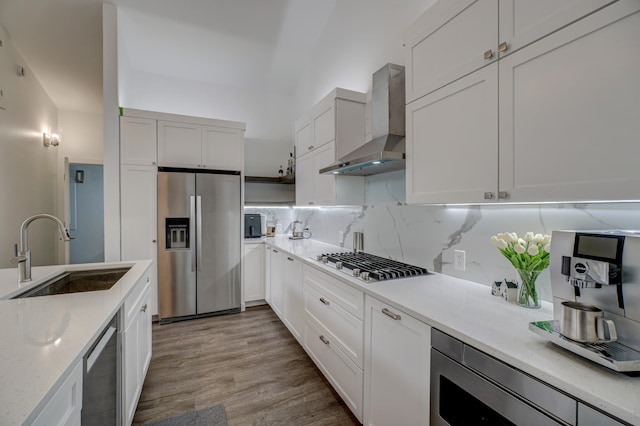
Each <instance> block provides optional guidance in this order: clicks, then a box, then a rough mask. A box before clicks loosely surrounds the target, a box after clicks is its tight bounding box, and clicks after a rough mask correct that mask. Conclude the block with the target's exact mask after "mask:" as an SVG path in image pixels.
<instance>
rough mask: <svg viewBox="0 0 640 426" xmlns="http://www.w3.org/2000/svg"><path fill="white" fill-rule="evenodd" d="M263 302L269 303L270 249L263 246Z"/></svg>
mask: <svg viewBox="0 0 640 426" xmlns="http://www.w3.org/2000/svg"><path fill="white" fill-rule="evenodd" d="M263 272H264V300H265V302H267V303H269V304H270V303H271V247H270V246H265V252H264V269H263Z"/></svg>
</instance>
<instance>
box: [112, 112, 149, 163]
mask: <svg viewBox="0 0 640 426" xmlns="http://www.w3.org/2000/svg"><path fill="white" fill-rule="evenodd" d="M156 157H157V149H156V120H154V119H150V118H139V117H120V162H121V163H122V164H135V165H142V166H155V165H156V162H157V158H156Z"/></svg>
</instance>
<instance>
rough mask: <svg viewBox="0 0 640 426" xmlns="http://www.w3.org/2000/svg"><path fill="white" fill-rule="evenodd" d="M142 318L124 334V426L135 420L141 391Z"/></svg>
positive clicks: (137, 319) (132, 324) (136, 319)
mask: <svg viewBox="0 0 640 426" xmlns="http://www.w3.org/2000/svg"><path fill="white" fill-rule="evenodd" d="M139 321H140V318H139V317H138V316H136V317H135V318H134V320H133V321H132V322H131V323H130V324H129V326H128V327H127V328H126V330H125V332H124V336H123V339H124V342H123V344H124V348H123V353H124V357H123V360H122V374H123V380H124V386H123V398H124V407H123V416H124V422H123V423H124V424H126V425H130V424H131V421H132V420H133V415H134V414H135V412H136V406H137V403H138V391H139V390H140V388H141V386H142V383H141V381H142V380H141V375H140V369H139V364H140V362H139V358H140V346H139V345H138V341H139V339H140V336H139V331H140V330H139V327H138V322H139Z"/></svg>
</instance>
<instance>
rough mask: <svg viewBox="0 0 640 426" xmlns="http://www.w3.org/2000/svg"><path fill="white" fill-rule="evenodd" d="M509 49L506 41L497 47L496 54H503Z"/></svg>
mask: <svg viewBox="0 0 640 426" xmlns="http://www.w3.org/2000/svg"><path fill="white" fill-rule="evenodd" d="M508 48H509V45H508V44H507V42H506V41H503V42H502V43H500V44H499V45H498V52H505V51H506V50H507V49H508Z"/></svg>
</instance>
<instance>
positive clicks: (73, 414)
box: [32, 360, 83, 426]
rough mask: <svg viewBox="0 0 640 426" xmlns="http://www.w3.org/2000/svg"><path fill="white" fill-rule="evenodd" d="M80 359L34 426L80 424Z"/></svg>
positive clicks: (81, 361)
mask: <svg viewBox="0 0 640 426" xmlns="http://www.w3.org/2000/svg"><path fill="white" fill-rule="evenodd" d="M82 367H83V360H80V361H78V362H77V363H76V365H75V366H74V367H73V369H72V370H71V373H70V374H69V376H68V377H67V378H66V379H65V380H64V382H62V384H61V385H60V387H58V389H57V390H56V391H55V393H54V394H53V396H52V397H51V398H50V399H49V401H48V402H47V405H45V407H44V408H43V409H42V411H41V412H40V414H38V417H36V419H35V420H34V421H33V423H32V426H80V416H81V411H82V370H83V368H82Z"/></svg>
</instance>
